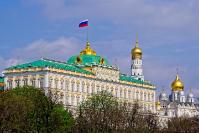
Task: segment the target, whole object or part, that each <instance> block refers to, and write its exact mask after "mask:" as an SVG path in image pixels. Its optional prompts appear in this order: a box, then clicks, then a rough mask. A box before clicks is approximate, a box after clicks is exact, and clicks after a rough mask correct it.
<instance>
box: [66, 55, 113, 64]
mask: <svg viewBox="0 0 199 133" xmlns="http://www.w3.org/2000/svg"><path fill="white" fill-rule="evenodd" d="M78 57H79V58H80V60H81V62H79V63H78V62H77V58H78ZM102 59H103V61H104V63H103V65H107V66H109V63H108V61H107V60H106V59H105V58H103V57H101V56H98V55H79V56H72V57H70V58H69V59H68V61H67V63H69V64H81V65H85V66H90V65H101V63H100V61H101V60H102Z"/></svg>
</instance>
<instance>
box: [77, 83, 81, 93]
mask: <svg viewBox="0 0 199 133" xmlns="http://www.w3.org/2000/svg"><path fill="white" fill-rule="evenodd" d="M77 91H79V92H80V85H79V83H77Z"/></svg>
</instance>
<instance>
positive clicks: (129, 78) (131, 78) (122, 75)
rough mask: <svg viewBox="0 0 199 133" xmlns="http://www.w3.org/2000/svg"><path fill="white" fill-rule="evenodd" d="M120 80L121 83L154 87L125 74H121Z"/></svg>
mask: <svg viewBox="0 0 199 133" xmlns="http://www.w3.org/2000/svg"><path fill="white" fill-rule="evenodd" d="M120 80H121V81H128V82H132V83H138V84H144V85H152V84H150V83H148V82H146V81H142V80H137V79H135V78H133V77H131V76H127V75H125V74H120Z"/></svg>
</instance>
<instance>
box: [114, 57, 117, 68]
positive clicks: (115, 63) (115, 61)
mask: <svg viewBox="0 0 199 133" xmlns="http://www.w3.org/2000/svg"><path fill="white" fill-rule="evenodd" d="M114 66H115V67H117V58H115V59H114Z"/></svg>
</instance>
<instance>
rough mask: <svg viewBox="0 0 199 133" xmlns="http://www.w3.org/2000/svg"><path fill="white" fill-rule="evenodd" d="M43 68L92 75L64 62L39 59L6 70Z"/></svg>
mask: <svg viewBox="0 0 199 133" xmlns="http://www.w3.org/2000/svg"><path fill="white" fill-rule="evenodd" d="M43 67H49V68H55V69H61V70H67V71H72V72H78V73H83V74H89V75H93V73H91V72H89V71H86V70H84V69H82V68H80V67H77V66H73V65H70V64H67V63H64V62H58V61H54V60H48V59H41V60H37V61H34V62H30V63H25V64H20V65H16V66H12V67H9V68H7V69H6V70H12V69H26V68H43Z"/></svg>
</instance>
